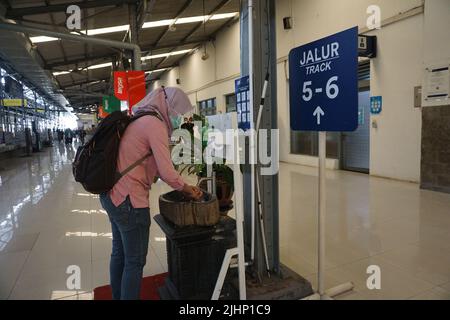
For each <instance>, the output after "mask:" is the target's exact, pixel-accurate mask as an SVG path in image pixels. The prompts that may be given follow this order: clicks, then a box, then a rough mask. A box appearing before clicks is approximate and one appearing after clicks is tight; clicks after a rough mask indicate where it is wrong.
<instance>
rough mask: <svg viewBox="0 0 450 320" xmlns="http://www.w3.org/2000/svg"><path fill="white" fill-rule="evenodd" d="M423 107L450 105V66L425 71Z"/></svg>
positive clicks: (430, 67) (433, 67)
mask: <svg viewBox="0 0 450 320" xmlns="http://www.w3.org/2000/svg"><path fill="white" fill-rule="evenodd" d="M422 96H423V106H425V107H429V106H438V105H450V64H447V65H440V66H429V67H427V68H426V69H425V76H424V84H423V90H422Z"/></svg>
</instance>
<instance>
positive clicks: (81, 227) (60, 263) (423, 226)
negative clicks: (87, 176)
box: [0, 145, 450, 299]
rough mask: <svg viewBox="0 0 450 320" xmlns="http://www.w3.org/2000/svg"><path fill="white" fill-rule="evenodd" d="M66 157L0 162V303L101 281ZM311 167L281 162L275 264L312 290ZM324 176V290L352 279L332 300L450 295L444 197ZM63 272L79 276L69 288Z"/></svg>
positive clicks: (95, 205)
mask: <svg viewBox="0 0 450 320" xmlns="http://www.w3.org/2000/svg"><path fill="white" fill-rule="evenodd" d="M74 153H75V147H66V146H64V145H57V146H55V147H54V148H52V149H47V150H45V151H44V152H42V153H40V154H37V155H34V156H33V157H31V158H16V159H14V160H9V161H2V162H1V163H0V167H1V168H2V169H1V171H0V299H91V298H92V293H91V292H92V289H93V288H95V287H97V286H100V285H104V284H106V283H108V263H109V254H110V250H111V230H110V226H109V221H108V218H107V216H106V214H105V212H104V211H103V210H102V208H101V206H100V204H99V201H98V197H96V196H93V195H90V194H87V193H86V192H85V191H84V190H83V189H82V187H81V186H79V185H78V184H76V183H75V182H74V180H73V177H72V173H71V159H72V158H73V156H74ZM316 171H317V170H316V169H314V168H307V167H300V166H295V165H287V164H282V165H281V172H280V245H281V248H280V251H281V260H282V262H284V263H285V264H286V265H288V266H289V267H291V268H292V269H294V270H295V271H297V272H298V273H300V274H302V275H303V276H305V277H307V278H308V279H310V280H311V281H312V283H313V285H315V283H316V282H317V281H316V280H315V278H316V269H317V263H316V259H317V256H316V251H317V241H316V238H317V232H316V230H317V222H316V196H317V194H316V189H317V179H316V176H315V175H316ZM327 174H328V211H327V219H328V220H327V264H326V267H327V277H326V285H327V287H331V286H334V285H337V284H340V283H342V282H346V281H353V282H354V283H355V285H356V289H355V291H354V292H353V293H351V294H348V295H344V296H341V297H340V299H450V214H449V212H450V195H446V194H440V193H434V192H428V191H421V190H419V188H418V186H417V185H415V184H409V183H403V182H397V181H391V180H386V179H380V178H372V177H370V178H369V177H368V176H366V175H361V174H355V173H348V172H332V171H330V172H328V173H327ZM167 190H169V188H168V187H167V186H165V185H164V184H163V183H161V182H159V183H157V184H156V185H155V186H154V187H153V190H152V194H151V203H152V208H151V210H152V214H155V213H156V212H157V198H158V195H159V194H161V193H163V192H166V191H167ZM147 261H148V264H147V266H146V267H145V275H153V274H158V273H162V272H164V271H165V270H167V265H166V260H165V238H164V235H163V234H162V232H161V230H159V228H158V227H157V226H156V224H155V223H153V224H152V226H151V243H150V250H149V254H148V260H147ZM370 265H377V266H379V267H380V268H381V286H382V287H381V290H372V291H371V290H369V289H368V288H367V286H366V281H367V278H368V274H367V273H366V271H367V267H368V266H370ZM69 266H78V267H79V268H80V272H81V278H80V280H81V282H80V286H79V287H75V288H74V289H70V288H73V286H72V285H73V284H74V282H73V281H71V280H70V279H71V278H70V274H68V273H67V271H68V267H69ZM69 271H70V270H69ZM68 279H69V280H68Z"/></svg>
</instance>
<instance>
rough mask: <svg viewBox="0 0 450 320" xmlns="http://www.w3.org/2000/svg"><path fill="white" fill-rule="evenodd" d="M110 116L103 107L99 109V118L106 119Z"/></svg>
mask: <svg viewBox="0 0 450 320" xmlns="http://www.w3.org/2000/svg"><path fill="white" fill-rule="evenodd" d="M108 115H109V113H108V112H106V111H105V109H104V108H103V106H102V105H100V106H99V107H98V117H99V118H100V119H105V118H106V117H107V116H108Z"/></svg>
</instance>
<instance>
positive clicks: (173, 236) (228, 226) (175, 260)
mask: <svg viewBox="0 0 450 320" xmlns="http://www.w3.org/2000/svg"><path fill="white" fill-rule="evenodd" d="M155 221H156V223H158V225H159V226H160V227H161V229H162V230H163V232H164V233H165V235H166V246H167V266H168V273H169V275H168V277H167V279H166V282H165V285H164V287H162V288H160V290H159V291H160V292H159V294H160V297H161V299H163V300H210V299H211V297H212V294H213V291H214V287H215V285H216V281H217V277H218V276H219V272H220V268H221V266H222V262H223V259H224V257H225V252H226V251H227V249H230V248H234V247H236V233H235V230H236V222H235V220H234V219H232V218H230V217H222V218H221V220H220V222H219V223H218V224H217V225H216V226H213V227H198V226H191V227H176V226H175V225H174V224H172V223H171V222H169V221H168V220H166V219H165V218H164V217H163V216H161V215H158V216H156V217H155ZM234 275H235V274H234V273H233V272H228V275H227V280H226V281H225V282H226V283H225V284H224V290H223V291H222V293H223V294H224V295H225V296H226V297H228V298H230V299H235V298H237V297H238V292H236V291H235V290H233V287H232V285H230V281H228V280H231V279H232V278H233V277H234ZM226 288H227V289H226Z"/></svg>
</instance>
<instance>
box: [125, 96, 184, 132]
mask: <svg viewBox="0 0 450 320" xmlns="http://www.w3.org/2000/svg"><path fill="white" fill-rule="evenodd" d="M192 110H193V107H192V105H191V102H190V101H189V98H188V96H187V95H186V93H184V91H183V90H181V89H180V88H175V87H168V88H164V87H162V88H158V89H155V90H153V91H152V92H150V93H149V94H148V95H147V96H146V97H145V98H144V99H142V100H141V101H140V102H139V103H138V104H136V105H135V106H134V107H133V109H132V112H133V115H139V114H140V113H143V112H156V113H158V114H159V115H160V116H161V118H162V119H163V120H164V122H165V124H166V126H167V129H168V132H169V136H171V135H172V131H173V128H172V122H171V121H170V117H171V116H172V117H176V116H181V115H184V114H185V113H188V112H190V111H192Z"/></svg>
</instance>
